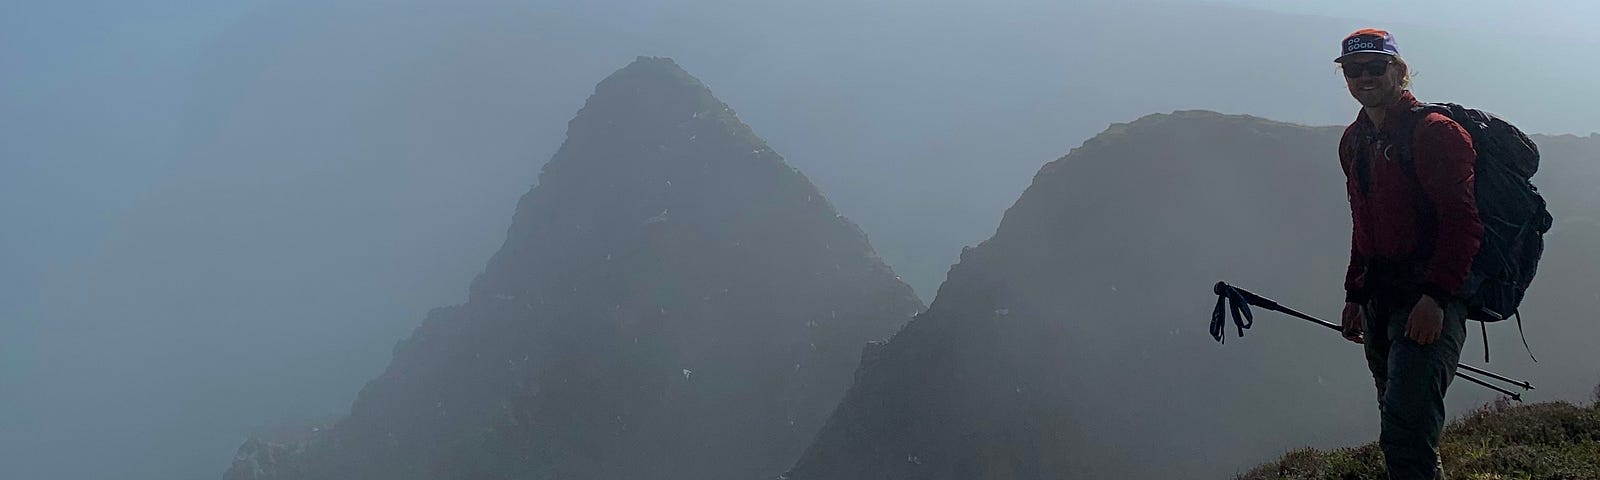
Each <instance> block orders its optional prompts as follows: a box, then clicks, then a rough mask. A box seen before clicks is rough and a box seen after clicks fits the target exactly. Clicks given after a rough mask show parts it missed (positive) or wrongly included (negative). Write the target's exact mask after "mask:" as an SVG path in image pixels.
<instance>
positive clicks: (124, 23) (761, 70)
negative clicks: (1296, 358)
mask: <svg viewBox="0 0 1600 480" xmlns="http://www.w3.org/2000/svg"><path fill="white" fill-rule="evenodd" d="M1451 4H1452V5H1458V4H1457V3H1454V2H1452V3H1451ZM1342 5H1344V6H1343V7H1341V8H1340V9H1338V10H1330V9H1328V8H1325V7H1322V6H1319V5H1313V4H1312V2H1302V3H1283V2H1260V1H1238V2H1198V1H1194V2H1185V1H1176V0H1173V1H1162V2H1109V1H1108V2H1096V1H1090V2H1075V3H1070V4H1068V3H1063V2H1046V1H1013V2H1005V3H1000V4H968V3H961V2H949V1H937V2H909V1H891V2H872V3H868V4H863V3H861V2H847V1H835V0H825V1H820V2H803V3H795V2H749V1H732V0H703V1H688V2H624V1H599V2H580V1H553V2H541V3H535V2H511V1H492V0H469V1H455V2H443V1H426V0H403V1H377V0H340V1H333V2H311V1H298V0H295V1H290V0H285V1H230V2H211V3H207V4H204V5H194V4H189V3H186V2H166V3H161V4H150V5H133V4H128V3H127V2H108V1H82V2H55V3H43V2H20V1H6V2H0V225H3V226H4V228H3V230H0V232H3V233H0V287H3V288H0V477H5V478H126V479H157V478H160V479H200V478H207V479H211V478H217V477H218V476H220V475H221V472H223V471H224V470H226V469H227V467H228V462H229V460H230V459H231V458H232V455H233V453H234V451H235V450H236V449H237V448H238V446H239V443H240V442H241V441H243V440H244V439H245V438H246V437H247V436H248V435H251V434H253V433H259V432H261V431H262V430H263V429H264V428H270V427H272V426H274V425H281V424H284V423H297V422H318V421H322V420H323V419H328V418H334V417H338V416H340V415H343V414H345V413H347V412H348V411H349V410H350V406H351V403H352V401H353V400H354V398H355V396H356V394H357V392H358V390H360V389H361V387H362V386H363V384H365V383H366V382H367V381H368V380H371V379H373V378H374V377H376V376H377V375H379V373H381V372H382V371H383V370H384V367H385V365H387V364H388V362H389V361H390V356H391V354H392V353H393V352H394V350H395V347H396V343H397V342H398V341H400V340H402V339H404V338H406V336H407V334H408V333H409V332H411V331H412V330H413V329H414V328H416V327H417V326H418V325H419V324H420V323H421V322H422V320H423V319H424V318H425V316H426V315H427V314H428V312H429V311H430V310H431V309H434V308H436V307H441V306H445V305H451V304H456V303H461V302H463V301H465V300H466V299H467V296H468V285H469V283H471V282H472V280H473V278H474V277H475V276H476V275H478V274H479V273H480V272H482V271H483V270H484V266H485V264H486V262H488V261H489V259H490V256H491V255H493V254H494V253H495V251H496V249H497V248H499V247H500V246H501V244H502V243H503V242H505V241H506V238H507V237H506V235H507V227H508V224H509V222H510V219H511V217H512V214H513V212H514V209H515V207H516V205H517V202H518V198H519V197H520V196H521V195H523V194H524V193H525V192H527V191H528V189H529V188H530V186H532V184H534V183H535V182H536V181H537V178H538V173H539V172H540V169H541V167H542V166H543V163H544V162H545V161H546V160H548V159H549V158H551V156H552V155H553V154H555V153H556V152H557V150H558V148H559V147H560V146H561V144H562V142H563V139H564V138H565V136H564V135H565V129H566V127H567V122H568V120H570V119H572V117H573V115H574V112H576V111H577V110H578V109H579V108H580V107H581V106H582V105H583V103H584V99H585V97H586V96H588V95H589V94H590V93H591V92H592V91H593V89H594V85H595V82H597V81H599V80H600V79H601V78H604V77H606V75H607V74H609V73H610V72H612V71H614V70H616V69H618V68H620V67H622V66H623V65H625V64H627V63H628V62H629V61H630V60H632V59H634V58H635V57H636V56H639V55H660V56H669V57H672V58H673V59H675V60H676V62H677V63H679V64H681V65H683V67H684V68H685V69H687V70H688V71H690V72H692V73H693V74H694V75H696V76H697V77H699V78H700V79H701V80H703V81H704V82H706V83H707V84H708V85H709V86H710V87H711V88H713V89H714V90H715V91H716V93H717V95H718V97H719V98H721V99H722V100H724V101H726V102H727V103H728V104H729V105H731V106H732V107H733V108H735V109H737V110H738V113H739V116H740V117H741V118H742V119H743V120H744V121H745V122H747V123H749V124H750V125H752V126H753V128H754V129H755V130H757V131H758V132H759V133H760V135H761V136H762V137H763V138H765V139H766V141H767V142H769V143H770V144H771V145H772V147H773V148H774V149H775V150H777V151H778V152H781V153H782V155H783V157H784V158H785V159H786V160H787V161H788V162H789V163H790V164H792V165H793V166H794V167H795V168H797V169H798V170H800V171H802V172H804V173H805V175H806V176H807V177H809V178H810V180H811V181H812V182H814V183H815V184H816V186H817V187H818V188H819V189H820V191H821V192H822V193H823V194H825V195H827V197H828V200H829V201H831V202H832V204H833V205H834V206H836V207H837V209H838V211H839V212H840V213H841V214H842V215H844V216H846V217H849V218H850V219H851V220H853V221H854V222H855V223H856V224H858V225H859V226H860V228H861V229H862V230H863V231H865V233H866V234H867V236H868V237H869V238H870V240H871V244H872V247H873V248H875V249H876V252H877V253H878V254H879V255H881V256H882V258H883V259H884V261H885V262H886V263H887V264H888V265H889V266H891V267H893V268H894V270H895V272H896V273H898V274H899V275H900V276H901V278H902V279H903V280H904V282H906V283H907V284H909V285H910V286H911V287H913V288H915V290H916V292H917V294H918V295H920V296H921V298H922V299H923V300H925V301H929V302H931V301H933V300H934V298H935V296H936V295H935V294H936V292H937V291H938V288H939V286H940V284H941V283H942V282H944V280H945V275H946V272H947V271H948V270H949V268H950V266H951V265H952V264H954V263H956V262H957V260H958V258H959V255H960V254H961V252H962V250H963V247H966V246H970V245H976V244H977V243H979V242H981V241H983V240H985V239H986V238H989V237H990V236H991V235H992V234H994V233H995V229H996V227H997V226H999V224H1000V222H1001V219H1002V217H1003V215H1004V214H1005V212H1006V210H1007V208H1008V207H1010V206H1011V205H1012V204H1013V202H1015V201H1016V200H1017V198H1018V196H1019V195H1021V194H1022V192H1023V191H1024V189H1026V188H1027V187H1028V186H1029V184H1030V181H1031V180H1032V179H1033V176H1034V174H1035V172H1037V171H1039V169H1040V167H1041V166H1042V165H1044V164H1045V163H1046V162H1049V161H1050V160H1053V159H1056V158H1058V157H1060V156H1061V155H1062V154H1063V153H1065V152H1067V151H1069V150H1070V149H1072V148H1074V147H1076V146H1078V145H1079V144H1081V143H1082V142H1084V141H1085V140H1086V139H1088V138H1090V137H1092V136H1094V135H1095V134H1096V133H1098V132H1101V131H1103V130H1105V129H1106V127H1107V125H1110V124H1113V123H1118V122H1128V121H1131V120H1134V119H1136V118H1140V117H1142V116H1144V115H1147V114H1151V113H1165V112H1171V111H1174V110H1185V109H1208V110H1215V111H1220V112H1224V113H1238V114H1249V115H1253V116H1258V117H1264V118H1269V119H1273V120H1278V121H1286V122H1294V123H1299V124H1306V125H1343V124H1346V123H1348V122H1349V121H1350V119H1351V118H1353V116H1354V115H1355V111H1356V105H1355V103H1354V102H1353V101H1351V100H1350V98H1349V95H1348V94H1347V93H1346V92H1345V90H1344V86H1343V82H1342V80H1341V78H1340V77H1339V74H1338V72H1337V71H1335V70H1334V68H1333V64H1332V63H1331V59H1332V57H1333V56H1334V54H1335V53H1336V52H1335V51H1334V48H1333V45H1334V42H1335V41H1337V39H1338V38H1341V37H1342V36H1343V35H1345V34H1347V33H1348V32H1350V31H1352V30H1355V29H1356V28H1360V27H1365V26H1373V25H1377V26H1384V27H1386V28H1389V29H1390V30H1392V31H1395V32H1396V34H1397V36H1398V39H1399V42H1400V45H1401V48H1402V49H1403V51H1404V52H1405V53H1406V56H1407V58H1408V61H1409V62H1410V64H1411V65H1412V66H1413V67H1415V68H1416V69H1417V70H1418V71H1419V72H1420V74H1419V75H1418V76H1417V80H1416V85H1415V87H1414V90H1415V91H1416V92H1417V94H1418V96H1419V97H1420V98H1422V99H1423V100H1425V101H1428V100H1449V101H1453V102H1458V103H1463V104H1468V105H1472V106H1475V107H1478V108H1483V109H1485V110H1489V111H1492V112H1495V113H1496V114H1499V115H1501V116H1503V117H1505V118H1508V119H1510V120H1512V121H1514V122H1516V123H1517V125H1519V126H1520V127H1522V128H1523V129H1524V130H1526V131H1528V132H1530V133H1542V134H1552V135H1559V134H1575V135H1578V136H1580V137H1581V136H1587V135H1591V134H1592V133H1593V132H1596V131H1600V117H1597V116H1595V115H1594V114H1593V113H1592V112H1595V111H1600V95H1596V94H1595V93H1594V91H1593V90H1592V88H1591V87H1590V86H1591V85H1592V83H1593V82H1592V81H1591V79H1594V78H1600V65H1597V64H1595V63H1594V62H1590V61H1587V59H1592V58H1596V57H1600V34H1596V33H1594V32H1596V31H1600V29H1596V28H1595V27H1597V26H1600V24H1596V23H1595V22H1597V20H1594V19H1595V18H1600V17H1597V16H1596V15H1595V13H1596V12H1594V11H1593V7H1591V6H1589V5H1587V4H1584V3H1580V2H1544V3H1533V4H1527V6H1525V7H1522V8H1519V9H1507V8H1505V7H1503V6H1500V7H1495V6H1491V5H1489V4H1487V3H1484V4H1467V6H1463V7H1452V8H1451V9H1448V11H1449V12H1450V14H1449V15H1448V16H1436V15H1432V14H1431V12H1434V11H1438V10H1441V9H1439V8H1430V7H1428V6H1426V5H1424V6H1408V7H1393V8H1395V10H1388V9H1389V8H1391V7H1387V6H1385V7H1383V8H1379V7H1378V6H1379V5H1387V4H1385V3H1381V2H1368V3H1367V4H1364V5H1363V4H1360V3H1359V2H1358V3H1356V4H1342ZM1268 8H1270V10H1268ZM1374 12H1385V13H1388V12H1392V14H1393V15H1394V17H1392V18H1391V17H1386V16H1384V15H1381V14H1376V13H1374ZM1498 27H1503V28H1498ZM1486 31H1488V32H1492V35H1488V34H1485V33H1484V32H1486ZM1564 138H1565V137H1564ZM1332 148H1333V146H1332V145H1330V146H1329V152H1331V150H1332ZM1329 152H1315V154H1314V155H1315V156H1319V157H1320V156H1326V155H1328V154H1329ZM1308 155H1313V154H1311V153H1308ZM1539 180H1540V179H1539V178H1536V181H1539ZM1544 181H1545V182H1549V180H1544ZM1587 187H1588V188H1591V189H1592V188H1594V187H1593V185H1587ZM1566 188H1573V189H1576V188H1584V185H1574V186H1571V187H1566ZM1589 198H1595V197H1593V196H1592V195H1591V196H1590V197H1589ZM1339 200H1341V199H1339V198H1331V199H1328V201H1331V202H1337V201H1339ZM1334 207H1336V208H1342V205H1334ZM1579 214H1580V215H1581V213H1579ZM1589 216H1590V217H1591V219H1592V216H1593V214H1592V213H1589ZM1562 220H1563V218H1558V222H1560V221H1562ZM1292 230H1293V228H1291V227H1282V228H1279V227H1276V226H1259V228H1258V229H1256V230H1255V231H1253V232H1251V234H1252V235H1255V236H1267V237H1271V236H1273V235H1281V236H1282V237H1281V238H1282V239H1283V241H1282V242H1280V243H1282V244H1283V245H1284V248H1285V249H1293V248H1296V243H1295V241H1294V239H1295V238H1296V237H1295V235H1294V233H1293V232H1292ZM1337 280H1338V279H1336V278H1327V279H1315V280H1309V279H1308V280H1306V282H1307V283H1309V284H1315V285H1325V286H1328V287H1329V289H1328V291H1327V299H1325V301H1323V303H1321V304H1319V306H1321V307H1324V309H1325V310H1327V311H1326V315H1329V316H1332V314H1333V311H1332V310H1331V309H1332V308H1335V307H1337V304H1336V302H1337V301H1338V299H1339V296H1340V294H1341V293H1342V292H1339V291H1337V289H1336V285H1337V283H1336V282H1337ZM1194 287H1195V288H1196V289H1197V291H1200V292H1202V293H1203V292H1204V291H1205V290H1206V289H1207V288H1209V285H1195V286H1194ZM1536 288H1537V287H1536ZM1582 293H1583V292H1576V293H1574V295H1581V294H1582ZM1578 300H1584V299H1573V301H1574V302H1577V301H1578ZM1584 301H1589V300H1584ZM1592 302H1600V297H1596V298H1595V299H1594V300H1592ZM1208 306H1209V305H1204V304H1195V305H1194V309H1195V312H1194V313H1195V315H1194V318H1195V321H1196V322H1200V321H1202V320H1201V319H1202V317H1204V314H1205V313H1206V312H1204V310H1205V309H1206V308H1207V307H1208ZM1319 313H1320V312H1319ZM1567 314H1568V315H1572V316H1592V315H1590V314H1589V313H1588V312H1587V311H1584V312H1567ZM1196 328H1197V331H1198V327H1196ZM1308 328H1309V327H1308ZM1502 331H1503V330H1502ZM1197 335H1198V333H1197ZM1561 335H1562V333H1561V332H1556V331H1549V330H1546V331H1543V332H1540V331H1538V327H1536V326H1530V331H1529V337H1530V340H1531V341H1534V343H1535V345H1536V348H1538V346H1539V342H1538V340H1540V337H1543V338H1544V339H1549V341H1548V342H1547V343H1545V345H1549V346H1550V347H1551V348H1556V349H1564V350H1562V351H1563V352H1564V353H1558V354H1557V356H1558V357H1559V356H1561V355H1569V356H1570V355H1572V354H1571V352H1570V351H1571V350H1573V349H1578V348H1581V345H1577V343H1581V342H1574V341H1573V340H1571V339H1570V338H1568V339H1557V338H1556V337H1559V336H1561ZM1263 341H1266V340H1264V339H1263ZM1305 341H1308V342H1310V341H1313V340H1310V339H1307V340H1305ZM1321 341H1329V340H1326V339H1322V340H1321ZM1495 341H1496V342H1497V343H1496V345H1495V347H1494V348H1495V351H1496V352H1498V353H1497V354H1498V355H1501V356H1502V358H1504V357H1511V356H1514V355H1516V353H1512V352H1516V351H1517V350H1515V349H1516V348H1519V347H1520V344H1519V343H1516V341H1515V340H1514V339H1509V338H1505V336H1503V335H1502V336H1500V337H1497V338H1496V339H1495ZM1596 360H1600V359H1596ZM1327 361H1330V362H1332V361H1337V360H1335V359H1332V358H1329V359H1328V360H1327ZM1350 361H1351V362H1358V361H1359V360H1357V359H1354V358H1352V359H1351V360H1350ZM1511 362H1512V363H1509V364H1496V365H1497V366H1501V367H1509V368H1515V369H1517V370H1521V371H1537V370H1538V369H1540V368H1550V369H1561V368H1564V367H1559V366H1558V367H1541V366H1539V365H1536V364H1525V363H1523V362H1521V361H1520V360H1512V361H1511ZM1596 363H1600V361H1597V362H1591V365H1590V366H1589V369H1588V372H1589V373H1591V374H1593V375H1592V376H1594V377H1595V378H1592V379H1591V380H1589V382H1588V383H1581V382H1577V381H1567V380H1568V379H1571V378H1576V377H1580V376H1582V375H1583V373H1584V371H1583V370H1582V367H1583V366H1582V365H1577V366H1569V367H1570V369H1568V370H1562V371H1561V372H1560V374H1559V375H1553V376H1554V377H1556V378H1561V379H1563V383H1560V384H1557V385H1551V386H1550V388H1542V389H1541V390H1539V391H1536V392H1534V393H1533V394H1531V395H1530V396H1529V398H1530V400H1549V399H1566V400H1578V399H1581V398H1583V396H1584V395H1586V394H1588V392H1589V389H1590V388H1592V387H1593V385H1594V383H1596V382H1600V371H1596V370H1594V368H1593V367H1592V365H1593V364H1596ZM1347 380H1352V381H1353V383H1352V384H1351V385H1350V388H1351V389H1365V388H1369V387H1370V386H1369V385H1368V384H1366V383H1364V382H1362V381H1361V379H1360V378H1353V379H1350V378H1347ZM1363 392H1365V391H1364V390H1363ZM1473 399H1474V400H1480V401H1481V400H1484V399H1483V398H1482V397H1473ZM1466 403H1470V402H1463V403H1462V404H1460V405H1453V408H1455V409H1456V410H1459V409H1461V408H1468V407H1470V405H1467V404H1466ZM1344 440H1348V439H1344V438H1338V439H1334V438H1320V437H1315V436H1308V440H1307V443H1311V442H1313V441H1315V442H1325V443H1319V444H1318V446H1323V447H1328V446H1340V444H1338V443H1333V442H1335V441H1344ZM1295 446H1296V445H1283V446H1282V447H1283V448H1284V449H1288V448H1292V447H1295Z"/></svg>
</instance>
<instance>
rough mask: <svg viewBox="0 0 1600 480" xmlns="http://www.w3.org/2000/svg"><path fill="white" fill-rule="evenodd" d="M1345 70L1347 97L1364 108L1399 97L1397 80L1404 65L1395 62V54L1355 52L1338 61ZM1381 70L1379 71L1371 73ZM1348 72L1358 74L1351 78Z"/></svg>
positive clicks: (1382, 104)
mask: <svg viewBox="0 0 1600 480" xmlns="http://www.w3.org/2000/svg"><path fill="white" fill-rule="evenodd" d="M1340 64H1341V65H1342V67H1341V68H1342V69H1343V70H1344V83H1345V86H1346V87H1348V88H1349V89H1350V96H1352V97H1355V98H1356V101H1357V102H1361V106H1363V107H1381V106H1384V105H1388V104H1390V103H1393V102H1394V101H1395V100H1398V99H1399V98H1400V95H1401V93H1402V90H1403V89H1401V88H1400V79H1401V78H1402V77H1403V75H1404V72H1403V71H1402V70H1404V67H1402V66H1401V65H1400V64H1398V63H1394V57H1391V56H1388V55H1384V54H1381V53H1358V54H1355V55H1351V56H1350V58H1346V59H1345V60H1344V61H1343V62H1340ZM1380 69H1381V70H1383V73H1382V74H1377V75H1374V74H1373V73H1372V72H1373V71H1376V70H1380ZM1351 75H1357V76H1355V77H1352V76H1351Z"/></svg>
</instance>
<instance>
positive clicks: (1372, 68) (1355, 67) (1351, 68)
mask: <svg viewBox="0 0 1600 480" xmlns="http://www.w3.org/2000/svg"><path fill="white" fill-rule="evenodd" d="M1391 63H1394V61H1393V60H1384V61H1381V62H1360V63H1357V62H1346V63H1344V64H1343V65H1342V66H1343V68H1344V76H1345V77H1347V78H1361V72H1367V75H1372V76H1374V77H1378V76H1382V75H1383V74H1384V72H1388V71H1389V64H1391Z"/></svg>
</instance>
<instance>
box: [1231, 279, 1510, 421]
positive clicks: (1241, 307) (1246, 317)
mask: <svg viewBox="0 0 1600 480" xmlns="http://www.w3.org/2000/svg"><path fill="white" fill-rule="evenodd" d="M1211 290H1212V292H1214V293H1216V294H1217V307H1216V309H1214V310H1212V312H1211V336H1212V338H1216V339H1217V341H1219V342H1220V341H1222V339H1223V338H1224V336H1223V334H1224V333H1226V332H1225V330H1226V327H1227V325H1225V322H1224V321H1225V312H1224V311H1223V309H1224V304H1226V306H1227V308H1228V309H1229V310H1231V311H1232V313H1233V322H1234V325H1235V326H1237V327H1238V329H1239V336H1241V337H1243V336H1244V330H1245V329H1247V328H1250V326H1251V324H1252V323H1254V315H1252V314H1251V313H1250V305H1255V306H1257V307H1261V308H1265V309H1267V310H1272V311H1275V312H1278V313H1282V314H1285V315H1289V316H1291V317H1295V318H1299V319H1303V320H1306V321H1310V322H1312V323H1316V324H1318V325H1322V326H1324V327H1328V328H1330V329H1333V330H1335V331H1339V332H1343V331H1344V328H1343V327H1340V326H1339V325H1338V324H1335V323H1333V322H1328V321H1324V320H1322V319H1319V318H1317V317H1313V316H1310V315H1306V314H1305V313H1301V312H1300V311H1298V310H1295V309H1293V308H1289V307H1285V306H1283V305H1282V304H1279V303H1278V302H1275V301H1272V299H1269V298H1266V297H1263V296H1260V295H1256V294H1254V293H1251V292H1250V291H1248V290H1245V289H1243V288H1239V287H1235V286H1233V285H1228V283H1227V282H1217V284H1216V286H1214V287H1212V289H1211ZM1456 367H1458V368H1461V369H1465V370H1467V371H1469V372H1472V373H1476V374H1479V375H1483V376H1487V377H1489V378H1493V379H1495V380H1500V381H1502V382H1506V383H1509V384H1512V385H1514V386H1517V387H1521V388H1522V389H1524V390H1533V384H1531V383H1528V382H1526V381H1522V380H1516V379H1512V378H1508V377H1506V376H1504V375H1500V374H1498V373H1494V372H1490V371H1488V370H1484V369H1481V368H1478V367H1474V366H1471V365H1467V364H1463V363H1457V364H1456ZM1456 376H1457V377H1461V378H1462V379H1464V380H1466V381H1469V382H1472V383H1476V384H1478V385H1482V386H1485V387H1488V388H1490V389H1493V390H1495V391H1497V392H1500V393H1503V394H1505V395H1506V396H1509V397H1511V399H1512V400H1516V401H1519V402H1520V401H1522V395H1520V394H1517V393H1513V392H1510V391H1508V390H1506V389H1503V388H1500V387H1497V386H1494V385H1490V384H1489V383H1488V382H1485V381H1483V380H1482V379H1479V378H1477V377H1473V376H1471V375H1467V374H1464V373H1461V372H1459V371H1458V372H1456Z"/></svg>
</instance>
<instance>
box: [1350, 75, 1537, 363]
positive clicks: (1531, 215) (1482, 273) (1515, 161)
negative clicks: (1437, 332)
mask: <svg viewBox="0 0 1600 480" xmlns="http://www.w3.org/2000/svg"><path fill="white" fill-rule="evenodd" d="M1412 112H1414V113H1415V114H1416V115H1417V118H1418V121H1419V122H1420V119H1421V118H1422V117H1423V116H1426V115H1427V114H1428V113H1440V114H1444V115H1445V116H1447V117H1450V119H1451V120H1455V122H1456V123H1458V124H1461V128H1462V129H1464V130H1466V131H1467V133H1468V134H1470V135H1471V136H1472V144H1473V148H1474V149H1475V150H1477V153H1478V158H1477V163H1476V167H1475V168H1474V170H1475V175H1476V181H1475V183H1476V185H1475V187H1476V192H1475V195H1476V197H1477V202H1478V217H1479V218H1480V219H1481V220H1482V222H1483V243H1482V246H1481V247H1480V248H1479V250H1478V254H1477V256H1476V257H1474V258H1473V260H1472V272H1471V273H1470V274H1469V275H1468V277H1467V281H1466V285H1465V288H1464V290H1465V292H1466V293H1467V297H1466V299H1465V300H1466V301H1467V307H1468V313H1467V318H1468V319H1472V320H1478V321H1480V322H1485V323H1487V322H1498V321H1501V320H1505V319H1507V318H1510V317H1512V316H1516V317H1517V329H1518V330H1519V331H1520V330H1521V329H1522V316H1521V315H1520V314H1518V310H1517V309H1518V306H1520V305H1521V304H1522V298H1523V296H1524V295H1525V294H1526V293H1527V290H1528V286H1529V285H1531V284H1532V283H1533V276H1534V274H1535V273H1536V272H1537V271H1538V266H1539V257H1540V256H1541V255H1542V254H1543V253H1544V234H1545V233H1546V232H1549V231H1550V227H1551V225H1552V224H1553V222H1554V219H1553V218H1552V217H1551V216H1550V211H1549V210H1548V209H1547V208H1546V206H1545V201H1544V197H1543V196H1541V195H1539V189H1538V188H1536V187H1534V186H1533V182H1532V181H1531V179H1532V177H1533V175H1534V174H1535V173H1537V172H1538V170H1539V147H1538V145H1535V144H1534V143H1533V140H1530V139H1529V138H1528V136H1527V135H1526V134H1524V133H1522V131H1521V130H1519V129H1517V127H1516V126H1514V125H1512V124H1511V123H1509V122H1506V121H1505V120H1503V119H1501V118H1499V117H1496V116H1494V115H1491V114H1489V113H1488V112H1484V111H1481V110H1476V109H1471V108H1466V107H1463V106H1461V105H1457V104H1454V103H1425V104H1422V105H1421V106H1418V107H1414V108H1413V109H1412ZM1401 150H1402V154H1401V155H1400V164H1401V167H1402V169H1403V170H1404V171H1405V172H1406V175H1407V176H1409V177H1411V179H1412V181H1413V183H1414V184H1415V185H1416V186H1417V188H1418V189H1419V190H1420V188H1421V183H1420V181H1418V179H1417V171H1416V161H1415V159H1414V158H1413V156H1412V155H1411V151H1410V147H1409V145H1407V146H1406V147H1404V148H1402V149H1401ZM1361 168H1363V169H1364V168H1367V167H1366V166H1362V167H1361ZM1363 173H1365V172H1363ZM1364 177H1365V176H1364V175H1363V178H1362V180H1363V181H1364V180H1365V178H1364ZM1363 187H1365V186H1363ZM1417 197H1418V198H1420V200H1419V201H1421V202H1425V201H1426V197H1425V196H1423V195H1417ZM1419 208H1423V209H1427V208H1431V207H1430V206H1426V205H1423V206H1419ZM1419 211H1423V210H1419ZM1523 343H1524V346H1526V343H1527V338H1526V337H1524V338H1523ZM1486 346H1487V345H1486ZM1484 354H1485V356H1487V355H1488V351H1487V349H1486V350H1485V352H1484Z"/></svg>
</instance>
